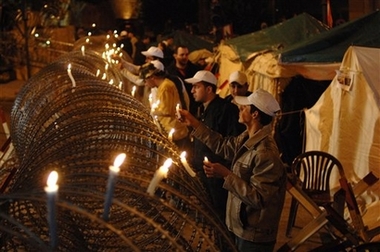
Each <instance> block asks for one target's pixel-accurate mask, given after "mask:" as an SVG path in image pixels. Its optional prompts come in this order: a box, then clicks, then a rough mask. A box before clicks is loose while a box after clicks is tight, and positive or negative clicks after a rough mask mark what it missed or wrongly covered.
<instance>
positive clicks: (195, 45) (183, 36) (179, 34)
mask: <svg viewBox="0 0 380 252" xmlns="http://www.w3.org/2000/svg"><path fill="white" fill-rule="evenodd" d="M171 36H173V40H174V44H175V45H186V46H187V47H188V48H189V51H190V52H192V51H195V50H199V49H207V50H208V51H211V52H212V51H213V47H214V44H213V43H211V42H209V41H207V40H205V39H203V38H201V37H198V36H196V35H193V34H190V33H188V32H185V31H175V32H173V33H172V34H171Z"/></svg>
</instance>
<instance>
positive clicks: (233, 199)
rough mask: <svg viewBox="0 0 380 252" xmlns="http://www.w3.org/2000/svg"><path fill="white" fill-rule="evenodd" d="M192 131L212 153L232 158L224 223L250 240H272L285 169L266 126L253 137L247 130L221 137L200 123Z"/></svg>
mask: <svg viewBox="0 0 380 252" xmlns="http://www.w3.org/2000/svg"><path fill="white" fill-rule="evenodd" d="M192 135H193V136H194V137H196V138H198V139H199V140H201V141H202V142H204V143H205V144H206V145H207V146H208V147H209V148H210V149H211V150H213V151H214V152H215V153H216V154H219V155H221V156H222V157H224V158H225V159H228V160H232V165H231V167H232V172H233V173H232V174H230V175H229V176H227V177H226V178H225V182H224V184H223V188H225V189H226V190H228V199H227V210H226V224H227V227H228V228H229V230H230V231H232V232H233V233H234V234H235V235H236V236H238V237H240V238H242V239H245V240H249V241H253V242H272V241H275V240H276V236H277V231H278V226H279V221H280V217H281V211H282V208H283V204H284V200H285V192H286V170H285V168H284V165H283V163H282V161H281V159H280V156H279V152H278V149H277V146H276V144H275V142H274V140H273V138H272V137H271V127H270V126H266V127H264V128H263V129H261V130H260V131H258V132H257V133H256V134H255V135H254V136H253V137H251V138H248V132H247V131H246V132H243V133H242V134H241V135H239V136H237V137H227V138H223V137H222V136H221V135H220V134H218V133H217V132H213V131H211V130H210V129H208V128H207V127H206V126H205V125H203V124H201V125H200V126H199V127H198V128H197V129H196V130H195V131H193V132H192Z"/></svg>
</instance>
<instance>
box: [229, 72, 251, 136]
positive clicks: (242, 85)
mask: <svg viewBox="0 0 380 252" xmlns="http://www.w3.org/2000/svg"><path fill="white" fill-rule="evenodd" d="M228 82H229V90H230V94H229V95H227V96H226V97H225V98H224V99H225V100H226V101H228V102H232V103H233V104H236V103H235V101H234V98H235V97H236V96H249V95H250V94H252V92H249V91H248V83H247V76H246V75H245V73H244V72H242V71H234V72H232V73H231V74H230V76H229V78H228ZM240 128H241V131H244V130H245V125H244V124H240Z"/></svg>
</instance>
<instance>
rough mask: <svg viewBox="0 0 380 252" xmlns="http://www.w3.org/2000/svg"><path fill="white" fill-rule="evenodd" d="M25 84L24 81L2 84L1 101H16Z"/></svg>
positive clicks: (0, 89)
mask: <svg viewBox="0 0 380 252" xmlns="http://www.w3.org/2000/svg"><path fill="white" fill-rule="evenodd" d="M25 82H26V81H24V80H13V81H10V82H8V83H0V101H1V102H2V101H14V100H15V98H16V96H17V94H18V92H19V91H20V89H21V87H22V86H23V85H24V84H25Z"/></svg>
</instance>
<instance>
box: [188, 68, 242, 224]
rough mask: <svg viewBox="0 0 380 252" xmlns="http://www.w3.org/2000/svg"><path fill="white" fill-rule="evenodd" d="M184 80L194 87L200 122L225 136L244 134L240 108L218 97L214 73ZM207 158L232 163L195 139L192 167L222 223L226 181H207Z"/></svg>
mask: <svg viewBox="0 0 380 252" xmlns="http://www.w3.org/2000/svg"><path fill="white" fill-rule="evenodd" d="M185 81H186V82H188V83H191V84H192V89H191V93H192V95H193V97H194V100H195V101H196V102H199V103H200V104H201V106H200V107H201V109H200V113H199V114H198V118H199V120H201V121H202V122H203V123H204V124H205V125H207V126H208V127H209V128H211V129H213V130H215V131H217V132H219V133H220V134H222V135H223V136H236V135H238V134H240V133H241V132H242V131H239V123H238V115H239V110H238V107H237V106H235V105H234V104H232V103H230V102H227V101H225V100H224V99H222V98H220V97H219V96H218V95H217V94H216V89H217V87H216V84H217V79H216V77H215V76H214V74H213V73H211V72H210V71H207V70H201V71H198V72H197V73H196V74H195V75H194V77H193V78H189V79H185ZM205 157H207V158H208V160H210V161H211V162H217V163H222V164H224V165H225V166H227V167H229V165H230V164H231V163H230V162H229V161H226V160H224V159H223V158H221V157H220V156H217V155H215V154H214V152H213V150H211V149H209V148H208V147H207V146H206V145H205V144H203V143H202V142H201V141H199V140H197V139H194V142H193V159H192V160H193V162H192V165H193V168H194V169H195V170H196V171H197V172H198V175H199V176H200V179H201V181H202V182H203V184H204V186H205V188H206V190H207V192H208V194H209V195H210V199H211V202H212V204H213V206H214V207H215V210H216V211H217V213H219V217H220V218H221V219H222V220H223V219H224V218H225V211H226V201H227V191H226V190H225V189H223V188H222V185H223V182H224V181H223V179H221V178H206V176H205V173H204V170H203V160H204V158H205Z"/></svg>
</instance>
